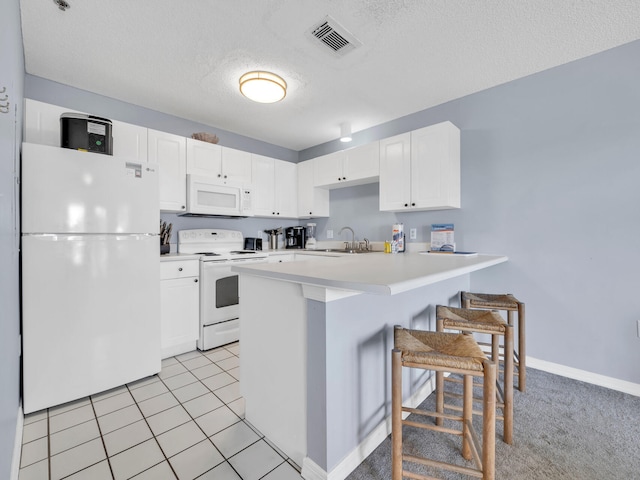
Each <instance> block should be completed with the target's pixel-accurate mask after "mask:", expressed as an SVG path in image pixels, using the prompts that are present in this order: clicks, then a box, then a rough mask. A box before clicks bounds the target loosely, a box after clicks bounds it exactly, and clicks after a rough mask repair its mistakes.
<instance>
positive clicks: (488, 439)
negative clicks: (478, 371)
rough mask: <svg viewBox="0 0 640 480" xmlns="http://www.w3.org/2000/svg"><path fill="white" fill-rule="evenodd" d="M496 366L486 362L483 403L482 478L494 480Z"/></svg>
mask: <svg viewBox="0 0 640 480" xmlns="http://www.w3.org/2000/svg"><path fill="white" fill-rule="evenodd" d="M496 377H497V372H496V364H495V363H493V362H489V361H488V360H485V361H484V381H483V402H482V412H483V414H482V473H483V475H482V478H483V480H494V479H495V475H496V473H495V470H496Z"/></svg>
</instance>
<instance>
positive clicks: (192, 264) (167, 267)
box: [160, 260, 200, 280]
mask: <svg viewBox="0 0 640 480" xmlns="http://www.w3.org/2000/svg"><path fill="white" fill-rule="evenodd" d="M199 275H200V261H199V260H176V261H172V262H160V280H168V279H170V278H184V277H197V276H199Z"/></svg>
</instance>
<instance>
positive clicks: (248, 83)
mask: <svg viewBox="0 0 640 480" xmlns="http://www.w3.org/2000/svg"><path fill="white" fill-rule="evenodd" d="M240 92H241V93H242V94H243V95H244V96H245V97H247V98H248V99H249V100H253V101H254V102H259V103H275V102H279V101H280V100H282V99H283V98H284V97H285V95H286V94H287V82H285V81H284V80H283V79H282V78H281V77H279V76H278V75H276V74H275V73H270V72H260V71H255V72H247V73H245V74H244V75H242V76H241V77H240Z"/></svg>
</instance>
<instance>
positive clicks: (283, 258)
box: [267, 253, 296, 263]
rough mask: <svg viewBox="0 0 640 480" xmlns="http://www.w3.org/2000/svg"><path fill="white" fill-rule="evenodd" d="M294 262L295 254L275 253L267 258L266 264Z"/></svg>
mask: <svg viewBox="0 0 640 480" xmlns="http://www.w3.org/2000/svg"><path fill="white" fill-rule="evenodd" d="M295 260H296V254H295V253H277V254H270V255H269V257H268V258H267V263H285V262H294V261H295Z"/></svg>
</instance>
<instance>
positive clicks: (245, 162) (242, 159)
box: [222, 147, 252, 185]
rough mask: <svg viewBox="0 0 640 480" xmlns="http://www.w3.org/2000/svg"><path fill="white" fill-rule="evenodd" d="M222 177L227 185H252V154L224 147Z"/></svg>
mask: <svg viewBox="0 0 640 480" xmlns="http://www.w3.org/2000/svg"><path fill="white" fill-rule="evenodd" d="M222 177H223V180H224V182H225V183H230V184H233V185H251V177H252V176H251V154H250V153H249V152H243V151H240V150H235V149H233V148H227V147H222Z"/></svg>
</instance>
